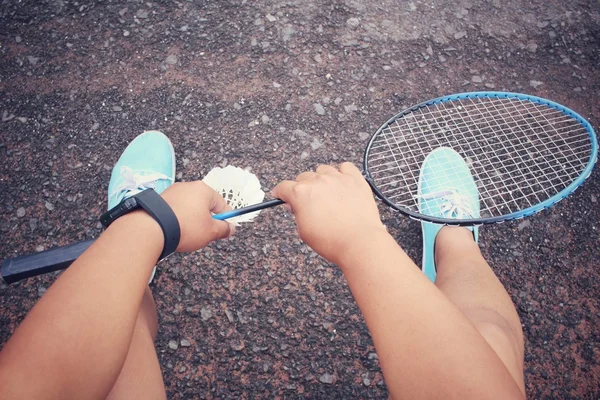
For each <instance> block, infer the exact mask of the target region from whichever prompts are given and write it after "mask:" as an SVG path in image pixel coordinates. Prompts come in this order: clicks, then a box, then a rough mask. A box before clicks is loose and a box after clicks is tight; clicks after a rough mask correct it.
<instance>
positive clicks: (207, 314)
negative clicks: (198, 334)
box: [200, 307, 212, 321]
mask: <svg viewBox="0 0 600 400" xmlns="http://www.w3.org/2000/svg"><path fill="white" fill-rule="evenodd" d="M200 318H201V319H202V321H208V320H209V319H211V318H212V311H211V310H210V308H206V307H202V309H200Z"/></svg>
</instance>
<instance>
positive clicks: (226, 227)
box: [211, 218, 235, 240]
mask: <svg viewBox="0 0 600 400" xmlns="http://www.w3.org/2000/svg"><path fill="white" fill-rule="evenodd" d="M211 220H212V224H211V225H212V226H211V233H212V235H211V236H212V240H216V239H227V238H230V237H231V236H233V234H234V233H235V225H233V224H232V223H230V222H227V221H219V220H216V219H214V218H211Z"/></svg>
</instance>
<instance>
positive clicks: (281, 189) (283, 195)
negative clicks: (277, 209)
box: [271, 181, 298, 204]
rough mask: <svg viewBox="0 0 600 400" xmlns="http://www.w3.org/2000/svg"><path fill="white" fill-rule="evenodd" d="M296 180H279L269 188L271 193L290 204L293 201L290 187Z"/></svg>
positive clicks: (295, 183)
mask: <svg viewBox="0 0 600 400" xmlns="http://www.w3.org/2000/svg"><path fill="white" fill-rule="evenodd" d="M297 184H298V182H296V181H281V182H280V183H279V184H278V185H277V186H275V188H273V190H271V194H272V195H273V197H275V198H276V199H281V200H283V201H284V202H286V203H288V204H291V203H292V201H293V195H292V189H293V188H294V186H296V185H297Z"/></svg>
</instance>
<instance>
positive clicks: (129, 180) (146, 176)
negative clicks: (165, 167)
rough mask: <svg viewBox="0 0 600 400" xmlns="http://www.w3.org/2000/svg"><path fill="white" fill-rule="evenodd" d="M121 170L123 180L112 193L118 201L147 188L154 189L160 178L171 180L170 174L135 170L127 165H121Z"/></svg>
mask: <svg viewBox="0 0 600 400" xmlns="http://www.w3.org/2000/svg"><path fill="white" fill-rule="evenodd" d="M119 172H120V174H121V178H122V181H121V183H120V184H119V185H117V187H116V188H115V189H114V191H113V193H112V195H114V196H116V197H117V200H118V202H121V201H123V200H124V199H126V198H128V197H131V196H135V195H136V194H138V193H140V192H142V191H144V190H146V189H154V187H155V185H156V182H157V181H158V180H159V179H166V180H170V178H169V177H168V176H166V175H164V174H161V173H158V172H151V173H147V172H145V171H140V172H134V171H133V170H132V169H131V168H129V167H126V166H123V167H121V170H120V171H119Z"/></svg>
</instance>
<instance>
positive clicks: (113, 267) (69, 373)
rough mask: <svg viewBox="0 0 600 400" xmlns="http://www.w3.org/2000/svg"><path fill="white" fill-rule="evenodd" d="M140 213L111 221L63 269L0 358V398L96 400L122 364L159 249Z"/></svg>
mask: <svg viewBox="0 0 600 400" xmlns="http://www.w3.org/2000/svg"><path fill="white" fill-rule="evenodd" d="M162 245H163V235H162V232H161V230H160V227H159V226H158V224H157V223H156V222H155V221H154V220H152V218H151V217H149V216H148V215H147V214H145V213H143V212H134V213H131V214H129V215H127V216H125V217H122V218H120V219H119V220H117V221H116V222H115V223H114V224H113V225H111V227H110V228H108V229H107V231H105V232H104V233H103V234H102V235H101V236H100V238H98V240H97V241H96V242H95V243H94V244H93V245H92V246H91V247H90V248H89V249H88V250H87V251H86V252H85V253H84V254H83V255H82V256H81V257H80V258H79V259H77V261H75V262H74V263H73V265H71V267H70V268H69V269H68V270H67V271H65V272H64V273H63V274H62V275H61V276H60V278H58V279H57V281H56V282H55V283H54V284H53V285H52V286H51V287H50V289H49V290H48V291H47V292H46V294H45V295H44V296H43V297H42V299H41V300H40V301H39V302H38V303H37V304H36V306H35V307H34V308H33V309H32V310H31V312H30V313H29V315H28V316H27V317H26V319H25V320H24V321H23V323H22V324H21V325H20V326H19V328H18V329H17V330H16V331H15V333H14V335H13V336H12V337H11V339H10V340H9V341H8V343H7V344H6V345H5V347H4V349H3V351H2V353H0V397H1V398H5V399H8V398H11V397H14V398H37V399H41V398H75V397H79V398H81V396H84V397H88V398H100V397H103V396H106V394H107V393H108V391H109V390H110V388H111V387H112V385H113V383H114V381H115V380H116V378H117V376H118V373H119V371H120V369H121V366H122V365H123V362H124V360H125V357H126V355H127V350H128V348H129V342H130V340H131V336H132V333H133V329H134V326H135V321H136V316H137V313H138V310H139V307H140V303H141V299H142V296H143V293H144V290H145V287H146V285H147V282H148V277H149V275H150V271H151V269H152V267H153V266H154V265H155V263H156V260H157V259H158V256H159V255H160V252H161V250H162Z"/></svg>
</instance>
